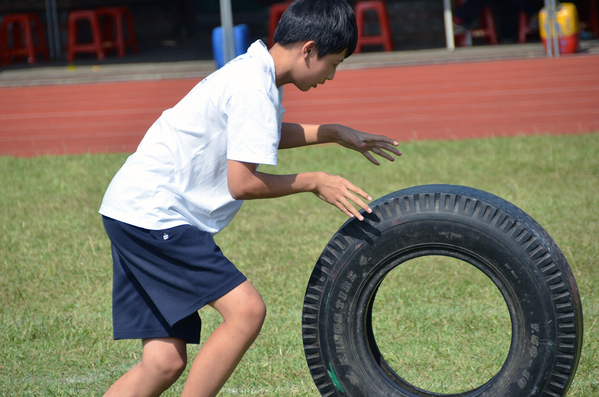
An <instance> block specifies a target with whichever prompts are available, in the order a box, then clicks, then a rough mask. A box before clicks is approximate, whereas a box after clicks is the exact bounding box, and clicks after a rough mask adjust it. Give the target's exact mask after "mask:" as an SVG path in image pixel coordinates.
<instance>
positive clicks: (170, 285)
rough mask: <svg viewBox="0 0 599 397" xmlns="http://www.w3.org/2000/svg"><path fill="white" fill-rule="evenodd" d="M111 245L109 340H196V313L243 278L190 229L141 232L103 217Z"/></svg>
mask: <svg viewBox="0 0 599 397" xmlns="http://www.w3.org/2000/svg"><path fill="white" fill-rule="evenodd" d="M103 221H104V228H105V229H106V233H107V234H108V237H109V238H110V241H111V243H112V259H113V290H112V319H113V328H114V339H146V338H162V337H175V338H180V339H184V340H186V341H187V342H189V343H199V342H200V330H201V320H200V316H199V314H198V310H199V309H200V308H202V307H204V306H205V305H206V304H208V303H210V302H212V301H214V300H215V299H218V298H220V297H222V296H223V295H226V294H227V293H228V292H230V291H231V290H233V289H234V288H235V287H237V286H238V285H239V284H241V283H243V282H244V281H245V280H246V278H245V276H244V275H243V274H242V273H241V272H240V271H239V270H237V268H235V266H234V265H233V263H231V261H229V260H228V259H227V258H226V257H225V256H224V255H223V253H222V251H221V250H220V248H219V247H218V246H217V245H216V243H215V242H214V239H213V238H212V235H211V234H210V233H208V232H204V231H202V230H200V229H198V228H196V227H194V226H190V225H184V226H177V227H174V228H170V229H165V230H146V229H142V228H139V227H135V226H131V225H129V224H126V223H123V222H119V221H116V220H114V219H111V218H107V217H103Z"/></svg>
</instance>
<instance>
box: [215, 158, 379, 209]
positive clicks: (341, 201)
mask: <svg viewBox="0 0 599 397" xmlns="http://www.w3.org/2000/svg"><path fill="white" fill-rule="evenodd" d="M227 182H228V186H229V193H231V196H232V197H233V198H234V199H236V200H251V199H259V198H274V197H281V196H287V195H290V194H295V193H302V192H312V193H314V194H315V195H316V196H318V197H319V198H321V199H322V200H324V201H326V202H327V203H329V204H332V205H334V206H335V207H337V208H339V209H340V210H341V211H342V212H343V213H345V214H346V215H348V216H349V217H354V216H355V217H356V218H358V219H360V220H363V219H364V217H363V216H362V215H361V214H360V213H359V212H358V210H356V208H355V207H354V204H356V205H358V206H359V207H360V208H362V209H363V210H365V211H366V212H368V213H370V212H372V210H371V209H370V207H369V206H368V205H367V204H365V203H364V202H363V201H362V200H361V199H360V197H359V196H361V197H362V198H364V199H365V200H369V201H370V200H372V198H371V197H370V196H369V195H368V194H367V193H366V192H364V191H363V190H362V189H360V188H359V187H357V186H354V185H353V184H351V183H350V182H349V181H348V180H346V179H345V178H342V177H340V176H337V175H331V174H327V173H325V172H304V173H301V174H293V175H272V174H265V173H263V172H258V171H257V170H256V164H252V163H243V162H240V161H234V160H229V161H228V170H227ZM352 203H353V204H352Z"/></svg>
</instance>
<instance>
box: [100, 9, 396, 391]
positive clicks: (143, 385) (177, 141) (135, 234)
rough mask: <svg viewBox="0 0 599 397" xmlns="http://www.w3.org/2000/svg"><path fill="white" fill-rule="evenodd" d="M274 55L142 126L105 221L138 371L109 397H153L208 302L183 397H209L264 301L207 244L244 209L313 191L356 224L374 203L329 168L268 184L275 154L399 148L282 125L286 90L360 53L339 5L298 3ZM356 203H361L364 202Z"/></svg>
mask: <svg viewBox="0 0 599 397" xmlns="http://www.w3.org/2000/svg"><path fill="white" fill-rule="evenodd" d="M274 38H275V44H274V46H273V47H272V48H271V49H270V51H268V50H267V49H266V47H265V46H264V44H262V42H260V41H257V42H256V43H254V44H253V45H252V46H251V47H250V48H249V49H248V53H247V54H245V55H242V56H240V57H238V58H237V59H235V60H233V61H231V62H230V63H229V64H227V65H226V66H225V67H223V68H222V69H220V70H219V71H217V72H215V73H213V74H212V75H210V76H209V77H207V78H206V79H204V80H203V81H202V82H200V83H199V84H198V85H197V86H196V87H195V88H194V89H192V91H191V92H190V93H189V94H188V95H187V96H186V97H185V98H183V99H182V100H181V102H179V103H178V104H177V105H176V106H175V107H173V108H172V109H169V110H167V111H165V112H164V113H163V114H162V116H161V117H160V118H159V119H158V120H157V121H156V122H155V123H154V125H152V127H150V129H149V130H148V132H147V134H146V136H145V137H144V139H143V140H142V142H141V143H140V145H139V147H138V149H137V151H136V152H135V153H134V154H133V155H132V156H131V157H130V158H129V159H128V160H127V162H126V163H125V165H124V166H123V167H122V168H121V170H120V171H119V172H118V173H117V175H116V176H115V177H114V179H113V181H112V182H111V184H110V186H109V188H108V190H107V192H106V195H105V197H104V201H103V203H102V207H101V208H100V213H101V214H102V215H103V220H104V225H105V228H106V231H107V234H108V236H109V237H110V240H111V243H112V252H113V261H114V284H113V323H114V337H115V339H124V338H127V339H142V345H143V353H142V359H141V362H140V363H138V364H137V365H136V366H135V367H133V368H132V369H131V370H130V371H129V372H127V373H126V374H125V375H123V376H122V377H121V378H120V379H119V380H117V381H116V382H115V383H114V384H113V385H112V387H111V388H110V389H109V390H108V391H107V393H106V396H119V397H122V396H133V395H136V396H157V395H160V394H161V393H162V392H163V391H164V390H166V389H167V388H168V387H170V385H172V384H173V383H174V382H175V381H176V380H177V378H178V377H179V376H180V375H181V373H182V372H183V370H184V368H185V366H186V364H187V355H186V344H187V343H199V338H200V326H201V322H200V318H199V316H198V313H197V311H198V310H199V309H200V308H201V307H203V306H205V305H210V306H212V307H213V308H215V309H216V310H217V311H218V312H219V313H220V314H221V315H222V317H223V322H222V323H221V324H220V325H219V326H218V327H217V329H216V330H215V331H214V332H213V333H212V334H211V335H210V337H209V338H208V339H207V340H206V342H205V343H204V345H203V346H202V348H201V349H200V351H199V352H198V354H197V356H196V357H195V359H194V361H193V364H192V366H191V369H190V372H189V377H188V379H187V381H186V383H185V387H184V390H183V396H215V395H216V394H217V393H218V391H219V390H220V389H221V387H222V386H223V385H224V383H225V382H226V380H227V379H228V377H229V376H230V375H231V373H232V372H233V370H234V369H235V367H236V365H237V364H238V363H239V361H240V360H241V358H242V356H243V355H244V353H245V352H246V350H247V349H248V348H249V346H250V345H251V344H252V343H253V341H254V339H255V338H256V336H257V335H258V333H259V332H260V329H261V327H262V323H263V321H264V318H265V315H266V308H265V306H264V302H263V301H262V297H261V296H260V294H259V293H258V291H257V290H256V289H255V288H254V287H253V286H252V284H251V283H250V282H249V281H248V280H247V279H246V278H245V277H244V276H243V275H242V274H241V273H240V272H239V271H238V270H237V269H236V268H235V266H234V265H233V264H232V263H231V262H229V260H228V259H227V258H225V257H224V255H223V254H222V252H221V251H220V249H219V248H218V247H217V246H216V244H215V243H214V240H213V239H212V235H213V234H215V233H217V232H218V231H219V230H221V229H222V228H223V227H225V226H226V225H227V224H228V223H229V222H230V221H231V219H232V218H233V217H234V216H235V214H236V213H237V211H238V210H239V208H240V206H241V204H242V200H246V199H256V198H270V197H279V196H284V195H288V194H294V193H300V192H313V193H315V194H316V195H317V196H318V197H320V198H321V199H323V200H325V201H327V202H328V203H330V204H332V205H335V206H336V207H338V208H339V209H340V210H341V211H343V212H344V213H345V214H347V215H348V216H350V217H357V218H359V219H360V220H362V219H363V217H362V215H361V214H360V213H359V212H358V210H357V209H356V208H355V207H354V204H355V205H357V206H359V207H360V208H361V209H363V210H365V211H367V212H370V208H369V207H368V205H366V204H365V203H364V202H363V201H362V199H361V198H363V199H366V200H371V198H370V197H369V196H368V195H367V194H366V193H365V192H364V191H363V190H361V189H360V188H358V187H356V186H354V185H352V184H351V183H350V182H348V181H347V180H345V179H344V178H342V177H340V176H334V175H329V174H326V173H324V172H311V173H300V174H296V175H269V174H264V173H261V172H259V171H258V170H257V165H258V164H271V165H275V164H276V161H277V150H278V149H284V148H292V147H298V146H304V145H312V144H317V143H325V142H337V143H339V144H340V145H343V146H345V147H347V148H350V149H354V150H357V151H359V152H361V153H363V154H364V156H365V157H366V158H368V159H369V160H370V161H371V162H373V163H374V164H377V165H378V161H377V160H376V159H375V158H374V157H373V156H372V153H375V154H377V155H380V156H382V157H383V158H386V159H388V160H391V161H393V160H394V158H393V156H392V155H400V154H401V153H399V151H398V150H397V149H396V148H395V146H397V145H398V144H397V142H394V141H393V140H391V139H389V138H386V137H383V136H374V135H370V134H367V133H364V132H359V131H356V130H353V129H351V128H348V127H343V126H338V125H325V126H315V125H301V124H288V123H282V116H283V113H284V109H283V107H282V105H281V101H282V87H283V85H285V84H294V85H295V86H297V87H298V88H299V89H300V90H303V91H308V90H309V89H310V88H312V87H316V86H317V85H318V84H324V82H325V81H326V80H331V79H333V77H334V75H335V70H336V67H337V66H338V65H339V63H341V62H342V61H343V59H344V58H345V57H347V56H349V55H350V54H351V53H352V52H353V50H354V49H355V46H356V41H357V39H356V38H357V28H356V23H355V19H354V15H353V11H352V9H351V7H350V6H349V5H348V4H347V3H346V1H345V0H328V1H322V0H297V1H296V2H295V3H293V4H292V5H290V6H289V8H288V10H287V11H286V13H285V14H284V15H283V17H282V18H281V21H280V23H279V26H278V28H277V31H276V33H275V37H274ZM360 197H361V198H360Z"/></svg>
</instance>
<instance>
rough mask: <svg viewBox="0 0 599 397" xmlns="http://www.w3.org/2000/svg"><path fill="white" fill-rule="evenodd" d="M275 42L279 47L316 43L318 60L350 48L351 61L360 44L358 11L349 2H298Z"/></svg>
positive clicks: (287, 13) (283, 19)
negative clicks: (357, 45)
mask: <svg viewBox="0 0 599 397" xmlns="http://www.w3.org/2000/svg"><path fill="white" fill-rule="evenodd" d="M273 39H274V42H275V43H279V44H291V43H298V42H302V41H309V40H314V41H315V42H316V51H317V52H318V58H321V57H324V56H326V55H328V54H338V53H340V52H341V51H343V50H344V49H346V48H347V53H346V54H345V57H346V58H347V57H348V56H350V55H351V54H352V53H353V52H354V50H355V49H356V44H357V43H358V27H357V25H356V17H355V15H354V10H353V9H352V7H351V6H350V5H349V4H347V1H346V0H296V1H294V2H293V3H291V5H289V7H287V9H286V10H285V12H284V13H283V16H282V17H281V20H280V21H279V24H278V26H277V29H276V30H275V34H274V38H273Z"/></svg>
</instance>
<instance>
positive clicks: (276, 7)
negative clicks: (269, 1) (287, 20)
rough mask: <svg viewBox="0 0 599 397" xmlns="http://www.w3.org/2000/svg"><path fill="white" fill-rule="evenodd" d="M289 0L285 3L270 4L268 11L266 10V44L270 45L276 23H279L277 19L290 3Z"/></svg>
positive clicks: (271, 44) (272, 41)
mask: <svg viewBox="0 0 599 397" xmlns="http://www.w3.org/2000/svg"><path fill="white" fill-rule="evenodd" d="M291 3H292V2H291V1H288V2H285V3H275V4H273V5H271V6H270V11H269V12H268V46H269V47H272V46H273V45H274V44H275V43H274V39H273V38H274V36H275V30H276V29H277V25H278V24H279V20H280V19H281V16H282V15H283V13H284V12H285V10H286V9H287V7H289V5H290V4H291Z"/></svg>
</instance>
